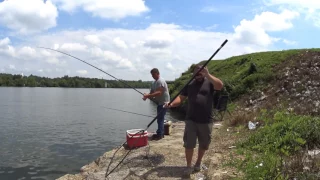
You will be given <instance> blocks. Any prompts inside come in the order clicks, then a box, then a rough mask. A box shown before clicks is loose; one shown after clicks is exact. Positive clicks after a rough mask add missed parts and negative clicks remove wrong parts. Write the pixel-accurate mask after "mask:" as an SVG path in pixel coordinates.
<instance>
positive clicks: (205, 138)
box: [183, 120, 213, 150]
mask: <svg viewBox="0 0 320 180" xmlns="http://www.w3.org/2000/svg"><path fill="white" fill-rule="evenodd" d="M185 124H186V125H185V129H184V135H183V142H184V145H183V146H184V147H185V148H187V149H192V148H195V147H196V144H197V139H198V142H199V147H200V148H201V149H205V150H208V148H209V145H210V143H211V132H212V124H213V123H208V124H198V123H195V122H193V121H188V120H187V121H185Z"/></svg>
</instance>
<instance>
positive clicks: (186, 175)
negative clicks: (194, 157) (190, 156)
mask: <svg viewBox="0 0 320 180" xmlns="http://www.w3.org/2000/svg"><path fill="white" fill-rule="evenodd" d="M192 173H193V169H192V167H186V168H185V169H184V171H183V175H182V177H183V178H190V177H191V174H192Z"/></svg>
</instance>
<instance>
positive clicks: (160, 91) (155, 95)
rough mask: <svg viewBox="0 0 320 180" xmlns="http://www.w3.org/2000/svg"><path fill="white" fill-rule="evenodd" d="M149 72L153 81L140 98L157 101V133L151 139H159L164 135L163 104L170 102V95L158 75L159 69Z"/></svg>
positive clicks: (164, 109)
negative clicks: (146, 92)
mask: <svg viewBox="0 0 320 180" xmlns="http://www.w3.org/2000/svg"><path fill="white" fill-rule="evenodd" d="M150 73H151V75H152V77H153V79H154V80H155V81H154V82H153V83H152V86H151V90H150V93H149V94H144V96H143V98H142V99H143V100H146V99H148V98H149V99H151V100H153V101H155V102H156V103H157V114H158V118H157V123H158V129H157V134H155V135H153V136H152V139H154V140H159V139H162V138H163V137H164V117H165V115H166V112H167V109H166V108H164V107H163V105H164V104H165V103H168V102H170V95H169V90H168V85H167V83H166V81H165V80H164V79H163V78H162V77H160V73H159V70H158V69H157V68H153V69H152V70H151V71H150Z"/></svg>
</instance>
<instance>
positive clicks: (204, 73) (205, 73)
mask: <svg viewBox="0 0 320 180" xmlns="http://www.w3.org/2000/svg"><path fill="white" fill-rule="evenodd" d="M199 73H201V74H202V75H203V76H205V77H208V76H209V75H210V74H209V71H208V68H207V67H204V68H203V69H202V70H201V71H200V72H199Z"/></svg>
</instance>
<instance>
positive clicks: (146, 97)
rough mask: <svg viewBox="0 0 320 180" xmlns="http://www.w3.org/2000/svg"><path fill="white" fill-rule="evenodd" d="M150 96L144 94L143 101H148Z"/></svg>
mask: <svg viewBox="0 0 320 180" xmlns="http://www.w3.org/2000/svg"><path fill="white" fill-rule="evenodd" d="M148 95H149V94H146V93H143V98H142V99H143V100H144V101H145V100H146V99H148Z"/></svg>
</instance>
